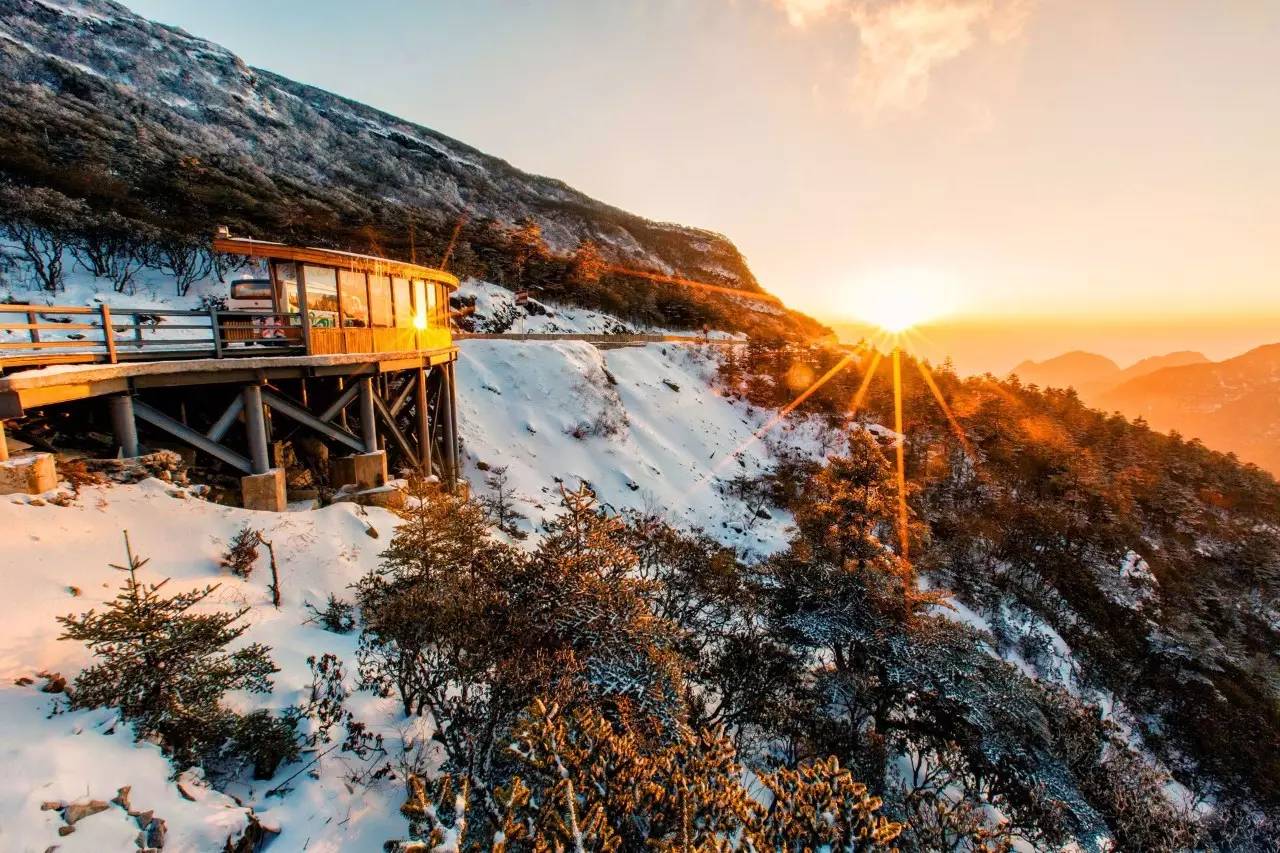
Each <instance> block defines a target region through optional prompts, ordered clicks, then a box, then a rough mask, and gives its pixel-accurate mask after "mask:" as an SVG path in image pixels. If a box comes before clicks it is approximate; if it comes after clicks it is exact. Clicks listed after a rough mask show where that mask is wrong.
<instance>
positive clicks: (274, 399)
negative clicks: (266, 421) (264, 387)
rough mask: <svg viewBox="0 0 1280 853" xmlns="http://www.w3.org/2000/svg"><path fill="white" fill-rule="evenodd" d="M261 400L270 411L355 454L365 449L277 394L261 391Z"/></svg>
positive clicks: (335, 427)
mask: <svg viewBox="0 0 1280 853" xmlns="http://www.w3.org/2000/svg"><path fill="white" fill-rule="evenodd" d="M262 399H263V401H264V402H265V403H266V404H267V405H268V406H270V407H271V408H272V409H275V410H276V411H277V412H279V413H280V414H282V415H284V416H285V417H287V418H292V419H293V420H295V421H297V422H298V423H300V424H302V425H303V426H306V427H311V429H313V430H315V431H316V432H318V433H320V434H321V435H324V436H328V437H329V438H331V439H333V440H334V441H338V442H341V443H343V444H345V445H346V446H347V447H350V448H351V449H352V450H354V451H356V452H357V453H363V452H364V449H365V445H364V442H363V441H361V440H360V439H359V438H357V437H356V436H354V435H352V434H351V433H349V432H347V431H346V430H345V429H342V428H340V427H337V426H334V425H333V424H331V423H329V422H328V421H325V420H322V419H321V418H318V417H316V416H315V415H313V414H311V412H308V411H307V410H306V409H304V408H303V407H302V406H299V405H297V404H296V403H294V402H293V401H292V400H288V399H286V398H284V397H281V396H280V395H279V394H276V393H274V392H272V391H263V392H262Z"/></svg>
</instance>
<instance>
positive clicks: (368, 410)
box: [357, 376, 378, 453]
mask: <svg viewBox="0 0 1280 853" xmlns="http://www.w3.org/2000/svg"><path fill="white" fill-rule="evenodd" d="M357 381H358V382H359V383H360V433H361V437H362V438H363V439H364V450H365V453H374V452H376V451H377V450H378V424H377V422H376V421H375V420H374V418H375V417H376V415H375V413H374V409H373V379H372V378H370V377H368V376H366V377H364V378H362V379H359V380H357Z"/></svg>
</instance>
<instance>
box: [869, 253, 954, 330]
mask: <svg viewBox="0 0 1280 853" xmlns="http://www.w3.org/2000/svg"><path fill="white" fill-rule="evenodd" d="M949 284H950V282H949V280H948V279H947V277H946V276H944V275H942V274H940V273H937V272H935V271H932V270H920V269H904V270H890V271H885V272H882V273H879V274H876V275H872V276H868V277H867V278H865V279H863V280H862V281H861V282H859V284H858V286H857V287H856V288H854V291H855V292H854V293H853V295H852V303H851V304H850V305H849V308H848V310H849V312H850V313H851V314H853V315H854V316H855V317H857V318H858V319H860V320H862V321H864V322H866V323H870V324H872V325H874V326H878V327H879V328H881V329H883V330H884V331H886V332H888V333H889V334H891V335H901V334H902V333H904V332H906V331H907V330H909V329H911V328H913V327H915V326H919V325H920V324H922V323H927V322H928V321H930V320H936V319H937V318H938V317H941V316H943V315H945V314H947V313H949V312H950V311H951V310H952V309H953V308H954V304H953V301H952V294H951V288H950V287H949Z"/></svg>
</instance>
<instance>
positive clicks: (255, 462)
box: [243, 385, 271, 474]
mask: <svg viewBox="0 0 1280 853" xmlns="http://www.w3.org/2000/svg"><path fill="white" fill-rule="evenodd" d="M243 393H244V427H245V431H246V432H247V433H248V434H249V461H250V464H251V465H252V466H253V473H254V474H266V473H267V472H268V471H269V470H271V460H270V458H269V457H268V455H267V421H266V418H265V417H263V414H262V389H261V388H259V387H258V386H257V385H246V386H244V392H243Z"/></svg>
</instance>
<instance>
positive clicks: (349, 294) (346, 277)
mask: <svg viewBox="0 0 1280 853" xmlns="http://www.w3.org/2000/svg"><path fill="white" fill-rule="evenodd" d="M338 299H339V301H341V303H342V324H343V325H344V326H359V327H364V326H368V325H369V291H368V290H366V289H365V280H364V273H362V272H352V271H351V270H338Z"/></svg>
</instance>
